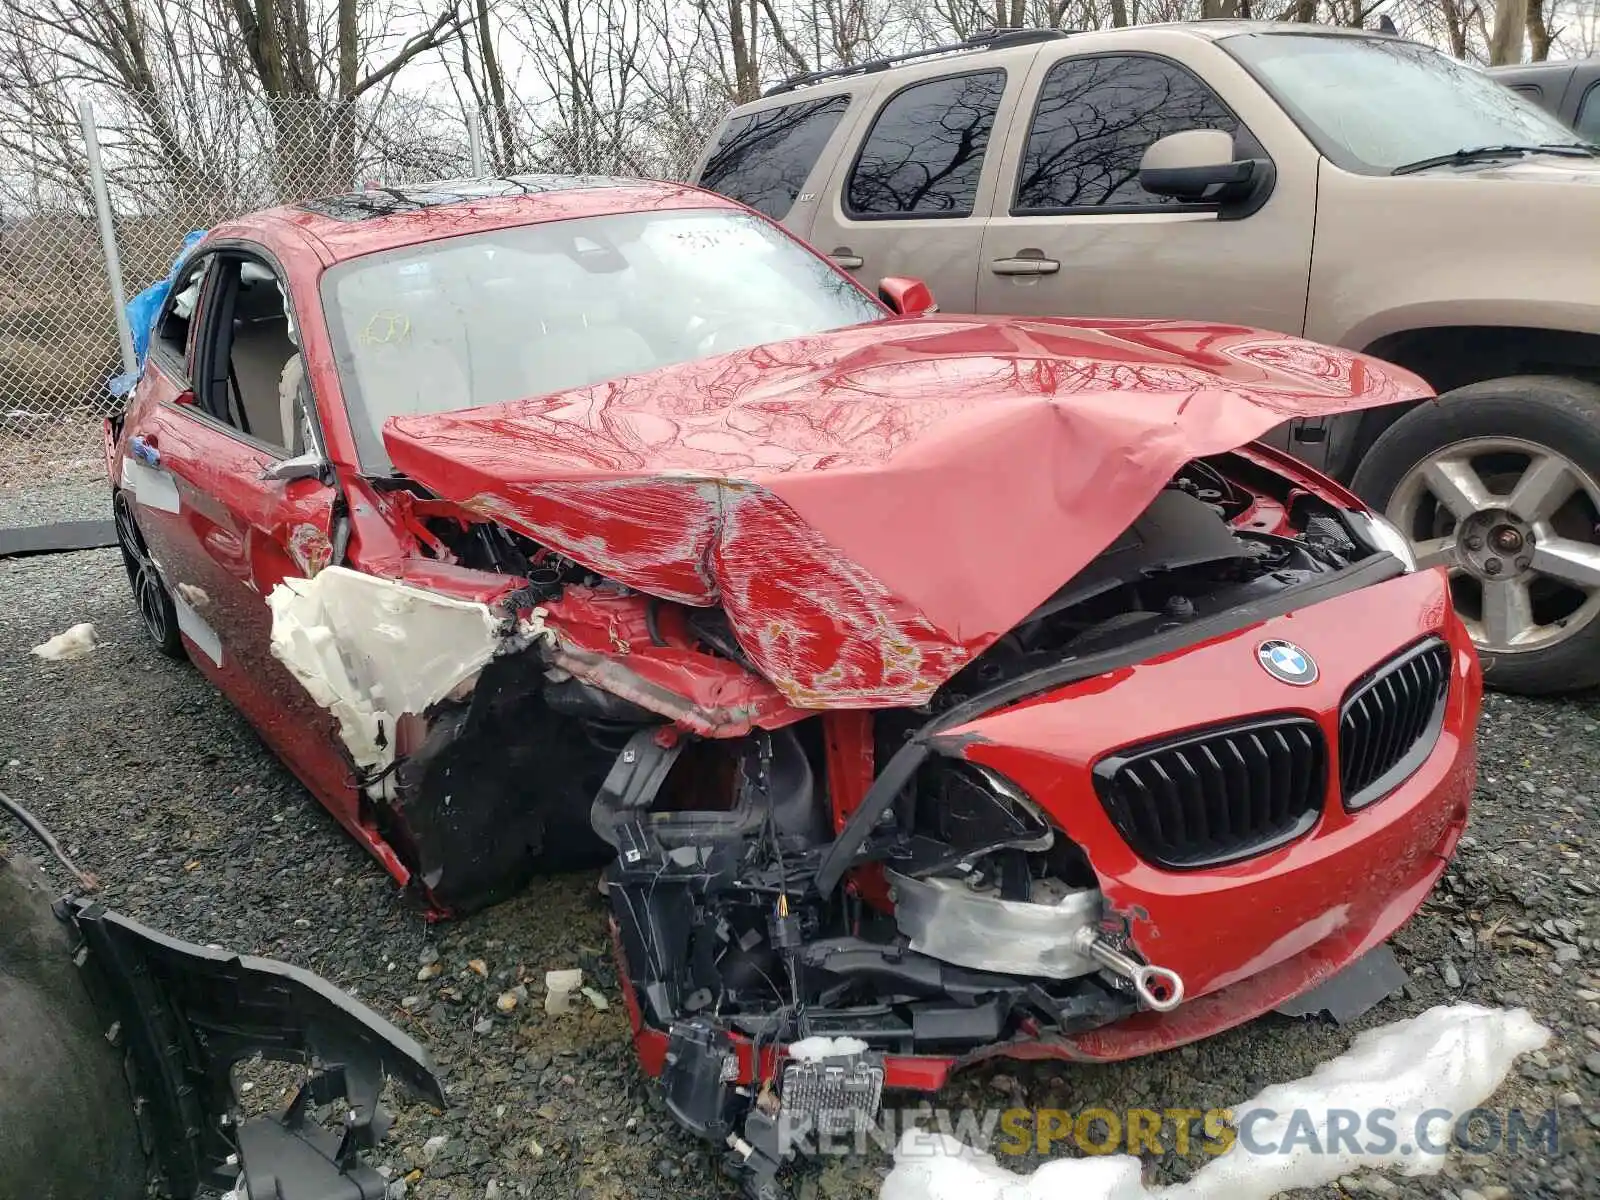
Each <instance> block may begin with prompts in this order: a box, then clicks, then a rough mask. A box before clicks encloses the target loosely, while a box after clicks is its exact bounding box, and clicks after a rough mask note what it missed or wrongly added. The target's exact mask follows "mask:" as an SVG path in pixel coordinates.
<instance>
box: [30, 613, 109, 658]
mask: <svg viewBox="0 0 1600 1200" xmlns="http://www.w3.org/2000/svg"><path fill="white" fill-rule="evenodd" d="M98 645H99V643H98V642H96V641H95V640H94V626H93V625H91V624H89V622H87V621H84V622H82V623H80V624H77V625H74V626H73V627H72V628H71V629H68V630H65V631H64V632H62V633H58V634H56V635H55V637H53V638H51V639H50V640H49V641H48V642H45V643H43V644H41V645H38V646H35V647H34V648H33V653H34V654H36V655H38V656H39V657H40V658H42V659H44V660H45V661H46V662H71V661H72V660H73V659H75V658H82V657H83V656H84V655H85V654H89V653H91V652H93V651H94V649H95V648H96V646H98Z"/></svg>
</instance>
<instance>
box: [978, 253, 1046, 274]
mask: <svg viewBox="0 0 1600 1200" xmlns="http://www.w3.org/2000/svg"><path fill="white" fill-rule="evenodd" d="M989 269H990V270H991V271H993V272H994V273H995V274H996V275H1054V274H1055V273H1056V272H1057V271H1059V270H1061V264H1060V263H1059V262H1057V261H1056V260H1055V259H1053V258H1045V257H1044V256H1043V255H1042V254H1040V253H1039V252H1038V251H1034V253H1032V254H1027V253H1023V254H1019V255H1017V256H1016V257H1015V258H997V259H995V260H994V261H993V262H992V263H990V264H989Z"/></svg>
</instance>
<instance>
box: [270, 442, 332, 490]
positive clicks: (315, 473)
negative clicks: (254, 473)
mask: <svg viewBox="0 0 1600 1200" xmlns="http://www.w3.org/2000/svg"><path fill="white" fill-rule="evenodd" d="M261 478H262V479H265V480H272V481H274V482H277V483H290V482H292V481H294V480H296V479H315V480H318V481H319V482H321V483H329V482H331V480H332V468H331V467H330V465H329V463H328V460H327V459H325V458H323V457H322V452H321V451H320V450H307V451H306V452H305V453H304V454H297V455H295V456H294V457H293V458H280V459H279V460H278V461H277V462H274V463H268V464H267V465H266V466H265V467H263V468H262V469H261Z"/></svg>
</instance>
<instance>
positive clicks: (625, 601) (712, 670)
mask: <svg viewBox="0 0 1600 1200" xmlns="http://www.w3.org/2000/svg"><path fill="white" fill-rule="evenodd" d="M652 603H653V601H651V600H649V599H647V598H646V597H643V596H639V595H637V594H628V595H623V594H619V593H615V592H605V591H600V590H597V589H595V588H585V587H569V588H567V589H566V590H565V592H564V593H563V594H562V596H561V598H560V599H559V600H555V601H551V602H550V603H548V604H546V605H544V606H543V607H544V611H545V628H546V629H547V630H549V631H550V632H551V633H552V634H554V636H555V638H556V643H555V645H554V647H552V648H551V649H550V650H549V651H548V656H549V659H550V662H551V663H552V664H553V665H555V666H557V667H560V668H561V669H562V670H564V671H568V672H570V673H571V674H573V675H576V676H577V677H578V678H579V679H583V680H586V681H587V682H589V683H592V684H594V685H595V686H596V687H598V688H600V689H602V690H603V691H607V692H610V693H612V694H613V695H616V696H621V697H622V698H623V699H624V700H631V701H632V702H633V703H635V704H637V705H639V706H640V707H641V708H645V709H648V710H649V711H651V712H654V713H659V714H660V715H662V716H664V717H666V718H668V719H669V720H671V721H673V722H674V723H676V724H677V725H679V726H680V727H682V728H684V729H687V730H689V731H690V732H692V733H698V734H700V735H701V736H703V737H742V736H743V735H744V734H747V733H749V732H750V730H751V729H753V728H762V729H779V728H781V727H782V726H784V725H791V724H793V723H794V722H795V721H799V720H802V719H803V718H805V717H807V716H810V715H811V714H810V713H807V712H804V711H802V710H800V709H797V708H794V707H793V706H791V705H790V704H789V703H788V702H787V701H786V700H785V699H784V698H783V694H782V693H781V692H779V691H778V689H777V688H775V687H774V686H773V685H772V684H770V683H768V682H767V681H766V680H765V679H762V678H760V677H759V676H757V675H753V674H751V673H750V672H749V671H747V670H746V669H745V668H744V667H742V666H740V665H739V664H738V663H735V662H732V661H730V660H728V659H726V658H719V657H717V656H715V655H711V654H705V653H702V652H701V651H699V650H696V649H695V648H694V643H693V639H692V637H691V635H690V633H689V631H688V629H687V628H686V626H685V622H684V615H683V609H681V608H678V607H675V606H670V605H662V606H658V611H657V612H656V614H655V616H654V617H652V616H651V615H650V607H651V605H652Z"/></svg>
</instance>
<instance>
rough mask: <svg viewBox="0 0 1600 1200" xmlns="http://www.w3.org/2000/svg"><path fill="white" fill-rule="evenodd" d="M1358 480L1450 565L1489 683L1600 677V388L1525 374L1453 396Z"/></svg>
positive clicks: (1365, 467)
mask: <svg viewBox="0 0 1600 1200" xmlns="http://www.w3.org/2000/svg"><path fill="white" fill-rule="evenodd" d="M1352 488H1353V489H1354V491H1355V492H1356V493H1357V494H1358V495H1359V496H1361V498H1362V499H1364V500H1365V501H1366V502H1367V503H1368V504H1370V505H1372V506H1373V508H1375V509H1377V510H1378V511H1380V512H1382V513H1384V514H1385V515H1386V516H1387V517H1388V518H1389V519H1390V520H1391V521H1393V522H1394V523H1395V524H1396V525H1397V526H1399V528H1400V531H1401V532H1402V533H1404V534H1405V535H1406V537H1407V538H1409V539H1410V540H1411V543H1412V546H1413V548H1414V549H1415V550H1416V551H1417V558H1418V562H1419V564H1420V565H1422V566H1444V567H1445V568H1447V570H1448V571H1449V573H1450V578H1451V585H1450V586H1451V592H1452V594H1453V595H1454V596H1455V600H1456V608H1457V611H1458V612H1459V613H1460V614H1461V616H1462V619H1463V620H1464V621H1465V622H1466V624H1467V627H1468V630H1469V631H1470V632H1471V634H1472V638H1473V641H1474V642H1475V643H1476V644H1477V646H1478V652H1479V657H1480V659H1481V660H1482V663H1483V668H1484V677H1485V680H1486V682H1487V683H1488V684H1489V685H1490V686H1492V687H1496V688H1499V689H1500V690H1502V691H1508V692H1520V693H1523V694H1525V695H1553V694H1556V693H1560V692H1569V691H1575V690H1577V689H1579V688H1585V687H1592V686H1594V685H1595V684H1600V386H1596V385H1594V384H1591V383H1584V382H1581V381H1579V380H1575V379H1563V378H1556V377H1547V376H1518V377H1513V378H1506V379H1492V380H1488V381H1486V382H1484V383H1474V384H1471V385H1469V386H1467V387H1463V388H1457V389H1456V390H1455V391H1453V392H1446V393H1445V394H1444V395H1443V396H1441V397H1439V399H1438V401H1437V402H1434V403H1427V404H1422V405H1419V406H1418V407H1416V408H1414V409H1412V410H1411V411H1410V412H1408V413H1406V415H1405V416H1403V417H1401V418H1400V419H1399V420H1398V421H1396V422H1395V423H1394V424H1393V425H1391V426H1389V428H1388V429H1387V430H1386V431H1385V432H1384V433H1383V434H1382V435H1381V436H1380V437H1379V438H1378V439H1377V441H1375V442H1374V443H1373V444H1372V446H1371V448H1370V449H1369V450H1368V451H1367V453H1366V455H1365V456H1364V457H1363V458H1362V460H1361V464H1360V466H1359V467H1358V468H1357V469H1356V473H1355V477H1354V479H1353V480H1352Z"/></svg>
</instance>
